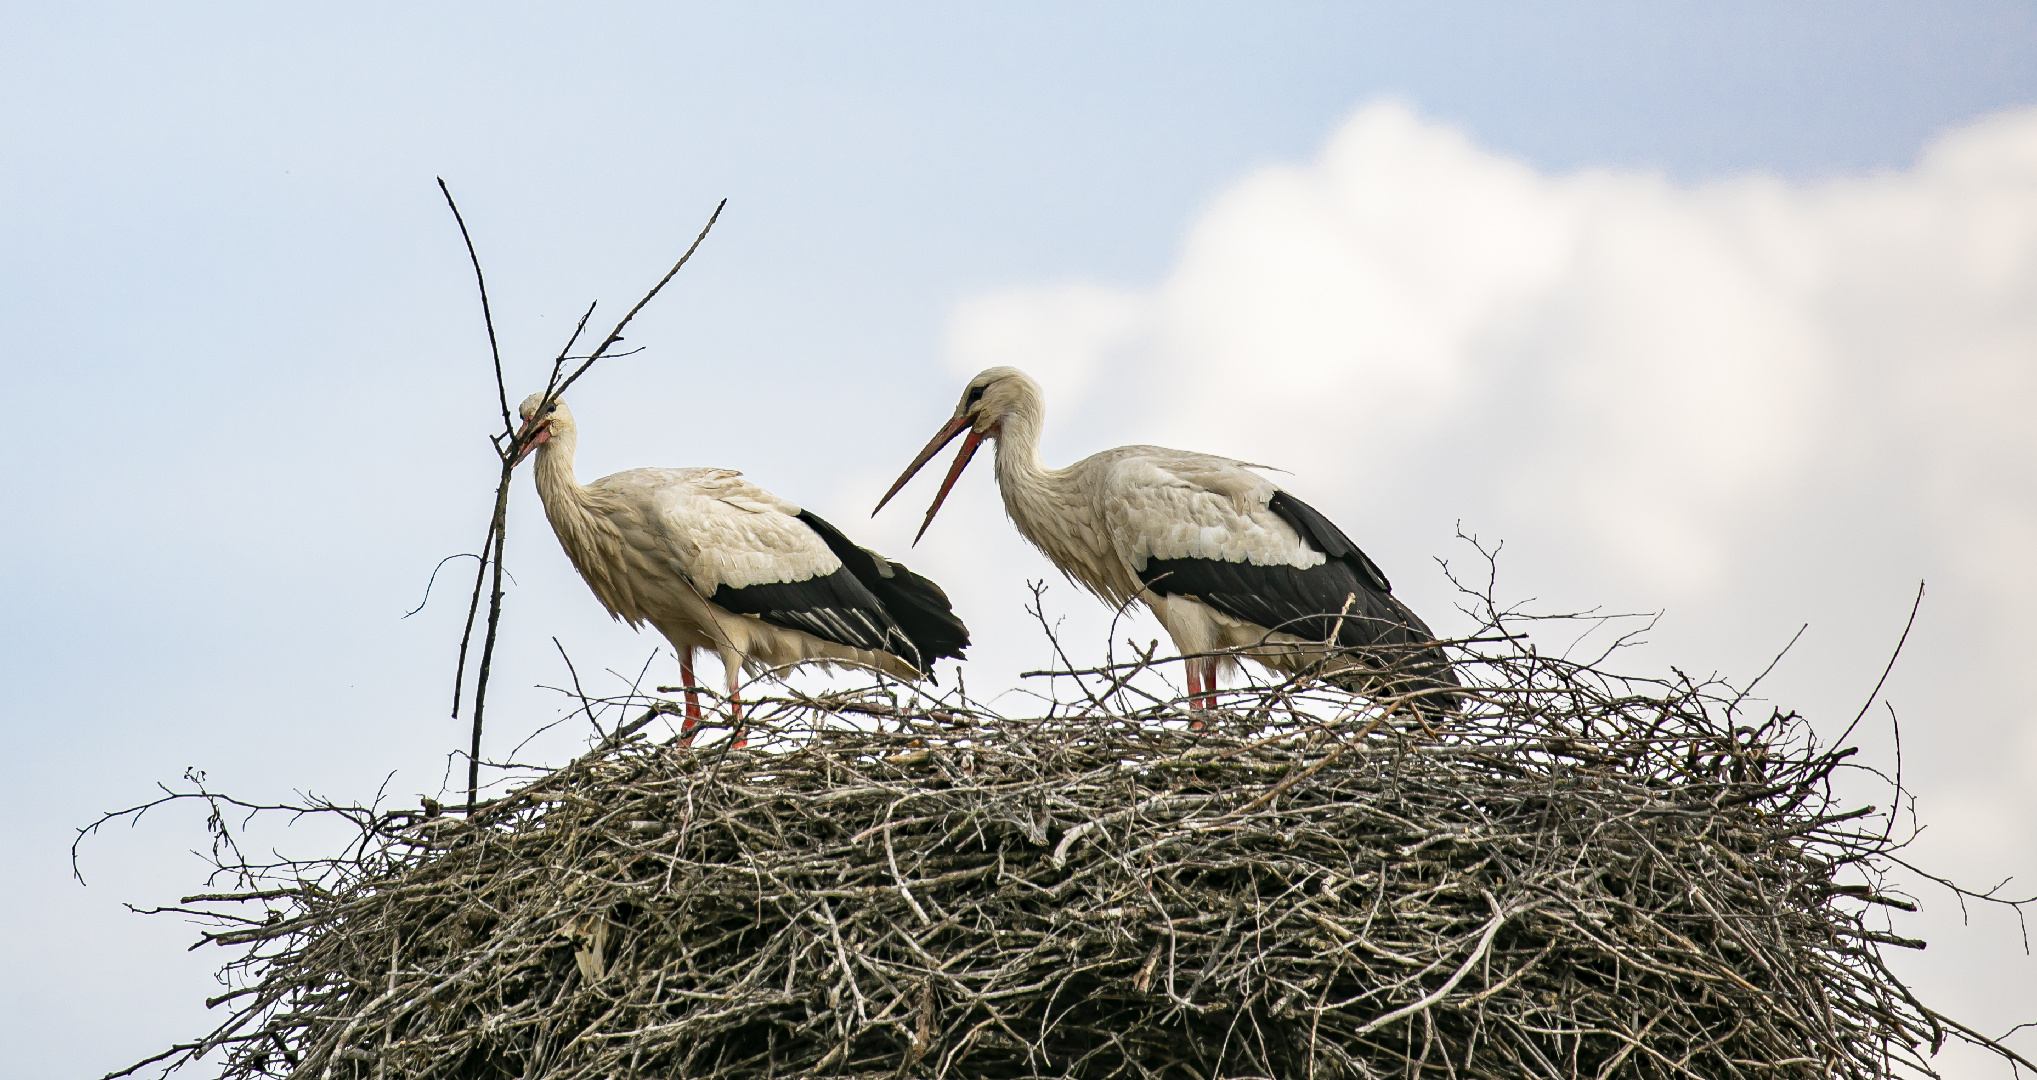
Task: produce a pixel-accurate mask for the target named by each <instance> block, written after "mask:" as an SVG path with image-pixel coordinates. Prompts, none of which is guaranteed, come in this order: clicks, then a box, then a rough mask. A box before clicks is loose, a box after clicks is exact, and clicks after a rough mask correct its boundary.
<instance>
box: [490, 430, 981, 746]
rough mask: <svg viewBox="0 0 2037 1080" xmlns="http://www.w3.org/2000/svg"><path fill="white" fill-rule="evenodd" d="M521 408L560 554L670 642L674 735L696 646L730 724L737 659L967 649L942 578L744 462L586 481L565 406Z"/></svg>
mask: <svg viewBox="0 0 2037 1080" xmlns="http://www.w3.org/2000/svg"><path fill="white" fill-rule="evenodd" d="M517 412H518V415H520V416H521V417H522V418H523V426H522V429H521V430H520V431H519V432H518V433H517V436H516V439H517V445H520V446H521V447H522V448H523V449H522V450H521V452H520V453H519V454H518V456H517V459H516V460H517V461H519V462H521V461H522V460H523V458H524V457H525V456H527V455H529V454H530V453H531V452H532V451H535V452H536V453H537V488H538V496H539V498H540V499H542V500H543V502H544V505H545V517H546V518H547V519H549V520H550V521H551V523H552V531H553V532H554V533H556V534H557V535H558V537H559V545H560V546H561V547H563V548H565V549H566V556H567V558H569V559H571V560H572V562H573V566H574V568H575V569H577V570H579V571H580V576H581V578H583V579H584V580H585V581H586V582H587V587H588V588H589V589H592V590H593V591H594V596H595V598H596V599H598V600H600V601H601V604H602V606H603V607H606V608H607V609H608V613H609V614H610V615H612V616H614V617H615V618H617V619H619V620H622V621H624V622H627V623H629V624H630V625H631V626H634V627H641V626H642V625H643V624H645V623H649V624H650V625H651V626H653V627H655V628H656V629H657V630H658V632H659V633H661V634H663V635H665V640H667V641H669V642H671V643H672V648H673V649H674V650H675V651H677V652H678V654H679V677H680V681H681V683H682V684H683V686H684V687H685V692H686V721H685V727H684V731H685V732H687V733H690V732H691V730H692V728H693V727H694V726H695V725H696V724H697V723H699V721H700V719H701V712H700V703H699V694H698V692H697V689H696V684H695V682H694V678H693V659H694V654H695V653H696V652H698V651H699V650H702V649H705V650H708V651H711V652H713V653H715V654H716V655H717V656H719V657H720V659H721V662H722V668H723V670H724V672H725V673H726V677H727V689H728V700H729V702H730V712H731V719H732V720H734V719H740V716H741V705H740V698H739V696H738V687H739V685H740V682H741V676H742V673H743V671H744V670H745V669H748V670H750V671H751V672H753V673H754V672H761V671H764V670H783V669H786V668H789V667H794V666H798V665H802V664H820V665H823V666H836V665H846V666H854V667H862V668H874V669H876V670H879V671H884V672H887V673H889V674H891V675H894V676H897V677H899V678H903V679H919V678H923V677H928V676H930V675H931V674H932V667H933V663H934V661H935V660H937V659H940V658H942V657H960V656H961V655H962V651H963V649H964V648H965V647H967V646H968V644H969V630H968V628H967V627H966V626H964V625H963V624H962V620H960V619H958V618H956V617H955V614H954V612H953V611H952V610H951V609H950V607H949V604H948V597H947V594H946V593H944V592H942V591H941V588H940V586H938V585H936V584H934V583H933V582H931V581H929V580H927V579H926V578H923V577H921V576H919V575H918V574H915V573H913V572H912V571H910V570H907V569H906V568H905V567H903V566H901V565H899V564H898V563H895V562H892V561H890V560H888V559H886V558H884V557H883V556H881V555H878V554H877V553H875V552H873V551H869V550H866V549H864V548H861V547H858V546H856V544H855V543H853V542H851V541H850V540H849V538H848V537H846V536H843V535H842V533H841V531H840V530H838V529H836V528H835V527H834V526H833V525H830V524H828V523H827V522H826V521H823V520H821V518H820V517H819V516H818V515H816V514H814V513H813V512H812V511H810V510H802V509H800V508H799V507H798V506H797V505H795V504H793V503H791V502H788V501H786V500H784V499H781V498H779V497H777V496H776V495H773V494H771V493H770V492H768V491H765V490H764V489H763V488H760V487H758V486H756V485H755V484H752V483H750V482H749V481H747V480H744V479H743V478H742V475H743V474H741V473H739V472H736V471H734V470H733V469H630V470H627V471H624V472H619V473H615V474H613V475H611V476H604V477H602V478H601V479H599V480H596V481H594V482H593V483H591V484H586V485H582V484H581V483H580V482H579V481H578V480H577V479H575V478H574V475H573V452H574V450H575V448H576V447H577V445H578V442H579V429H578V427H577V426H576V425H575V424H574V422H573V413H572V411H571V410H569V409H567V408H566V403H565V402H563V401H553V402H552V403H550V404H549V405H547V404H546V402H545V396H544V395H543V394H532V395H531V396H530V397H528V398H526V399H525V400H524V402H523V404H522V405H520V406H518V409H517ZM738 745H740V734H739V735H738Z"/></svg>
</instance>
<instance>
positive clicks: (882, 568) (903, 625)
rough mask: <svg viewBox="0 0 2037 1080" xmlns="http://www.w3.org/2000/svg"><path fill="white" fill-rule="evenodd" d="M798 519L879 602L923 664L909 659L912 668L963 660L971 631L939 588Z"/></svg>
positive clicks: (806, 517) (814, 519)
mask: <svg viewBox="0 0 2037 1080" xmlns="http://www.w3.org/2000/svg"><path fill="white" fill-rule="evenodd" d="M799 520H801V521H804V522H806V525H807V527H808V528H810V529H812V530H813V531H814V532H816V533H819V534H820V538H821V539H822V540H825V541H827V545H828V550H830V551H833V552H834V553H835V558H837V559H840V560H842V568H843V569H844V570H847V571H849V572H850V573H851V574H854V575H855V576H856V579H857V580H858V581H860V582H861V583H862V584H863V587H864V588H865V589H868V590H869V591H870V593H871V594H872V595H873V596H875V597H876V598H877V600H878V601H879V602H880V603H881V604H883V606H884V610H885V611H886V612H887V613H889V614H890V616H891V618H892V620H893V621H894V623H895V624H896V625H897V626H898V628H899V630H900V632H902V633H903V634H904V635H905V637H906V639H907V640H908V641H910V642H911V643H912V647H913V648H914V649H915V650H916V651H917V653H918V655H919V656H920V657H921V658H923V659H924V661H925V663H920V662H918V661H913V666H914V667H916V668H919V669H920V670H921V671H926V670H927V666H928V665H930V664H932V663H933V662H934V661H936V660H939V659H941V658H942V657H944V656H947V657H954V658H955V659H957V660H959V659H961V658H962V651H963V650H964V649H966V648H968V647H969V628H968V627H967V626H965V625H963V623H962V620H961V619H959V618H957V617H956V616H955V611H954V608H953V607H952V606H951V605H950V604H949V602H948V594H947V593H945V592H942V591H941V587H940V586H939V585H936V584H934V583H933V582H932V581H931V580H929V579H927V578H924V577H921V576H920V575H918V574H915V573H913V572H912V571H910V570H907V569H906V568H905V567H904V566H903V565H901V564H899V563H895V562H892V561H891V560H889V559H886V558H885V557H883V556H882V555H879V554H877V553H876V552H874V551H871V550H870V549H868V548H864V547H860V546H858V545H857V544H856V543H855V542H854V541H852V540H850V539H849V538H848V537H847V536H844V535H842V531H841V530H840V529H837V528H835V527H834V526H833V525H831V524H829V523H828V522H826V521H824V520H822V519H821V517H820V516H819V515H818V514H815V513H814V512H813V511H811V510H802V511H800V512H799ZM892 651H894V652H896V651H897V650H892ZM899 655H900V656H904V657H905V658H906V659H907V660H908V661H912V660H913V658H912V657H910V656H907V655H906V654H905V653H899Z"/></svg>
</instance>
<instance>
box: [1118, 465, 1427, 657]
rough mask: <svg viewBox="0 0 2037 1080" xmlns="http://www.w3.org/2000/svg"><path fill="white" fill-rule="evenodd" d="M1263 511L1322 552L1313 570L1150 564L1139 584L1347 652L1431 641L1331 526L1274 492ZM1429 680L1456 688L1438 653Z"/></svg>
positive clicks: (1207, 562) (1209, 562)
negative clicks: (1433, 674)
mask: <svg viewBox="0 0 2037 1080" xmlns="http://www.w3.org/2000/svg"><path fill="white" fill-rule="evenodd" d="M1266 505H1267V509H1269V510H1272V511H1273V512H1274V513H1276V514H1278V515H1280V517H1281V519H1282V520H1284V521H1286V522H1287V523H1288V524H1289V525H1291V526H1293V527H1294V531H1295V532H1296V533H1298V534H1300V536H1301V538H1302V540H1303V541H1304V542H1306V543H1307V544H1308V545H1309V546H1310V547H1313V548H1315V549H1316V550H1317V551H1320V552H1322V553H1323V555H1324V557H1325V561H1324V562H1323V564H1322V565H1320V566H1311V567H1308V568H1307V569H1303V568H1301V567H1297V566H1285V565H1281V566H1255V565H1253V564H1252V563H1249V562H1227V561H1224V560H1221V559H1149V560H1147V562H1146V568H1145V570H1143V571H1141V572H1140V574H1139V580H1140V581H1141V582H1143V583H1144V584H1145V585H1146V586H1147V587H1148V588H1150V589H1152V590H1153V591H1154V592H1157V593H1160V594H1161V595H1163V596H1192V597H1194V598H1196V599H1198V600H1200V601H1202V602H1203V603H1205V604H1208V605H1209V606H1210V607H1213V608H1215V609H1216V610H1218V611H1220V612H1223V613H1224V614H1226V615H1229V616H1230V617H1232V618H1234V619H1243V620H1244V621H1246V622H1249V623H1254V624H1256V625H1259V626H1263V627H1266V628H1267V629H1269V630H1278V631H1280V632H1281V633H1285V634H1293V635H1294V636H1296V637H1299V638H1304V639H1307V640H1311V641H1327V640H1329V639H1330V638H1331V637H1332V636H1333V635H1334V636H1335V638H1336V640H1337V644H1339V645H1343V646H1345V647H1347V648H1359V649H1362V648H1368V647H1378V646H1394V645H1417V644H1420V643H1422V642H1426V641H1433V640H1435V634H1434V633H1433V632H1431V631H1430V630H1429V627H1428V624H1426V623H1424V622H1422V620H1421V618H1420V617H1419V616H1417V615H1416V614H1415V613H1414V612H1413V611H1411V610H1409V608H1408V606H1407V605H1406V604H1403V603H1401V602H1400V601H1399V600H1398V599H1396V598H1395V597H1394V595H1393V593H1392V588H1393V586H1392V585H1391V584H1389V583H1388V581H1387V579H1386V575H1385V574H1384V573H1382V572H1381V571H1380V569H1379V566H1378V565H1377V564H1376V563H1374V562H1373V561H1372V560H1371V559H1369V558H1367V557H1366V555H1365V553H1364V552H1362V551H1360V550H1358V545H1356V544H1354V543H1352V542H1351V538H1350V537H1348V536H1345V535H1344V532H1343V530H1341V529H1339V528H1337V526H1336V525H1335V524H1333V523H1332V522H1331V521H1330V519H1328V518H1326V517H1324V516H1323V515H1322V514H1321V513H1319V512H1317V510H1316V509H1315V508H1314V507H1312V506H1310V505H1308V504H1307V503H1305V502H1302V501H1301V500H1300V499H1297V498H1295V497H1294V496H1292V495H1289V494H1288V493H1286V492H1284V491H1276V492H1274V493H1273V497H1272V498H1271V499H1270V500H1268V502H1267V504H1266ZM1427 652H1433V653H1434V654H1435V655H1434V656H1433V658H1431V657H1428V656H1426V655H1425V656H1424V661H1425V666H1429V665H1428V664H1427V663H1426V662H1428V661H1431V660H1433V666H1435V667H1437V669H1438V670H1437V673H1436V678H1438V679H1440V680H1441V681H1444V682H1448V683H1451V684H1453V685H1454V684H1455V683H1456V681H1457V680H1456V677H1455V675H1454V674H1453V673H1452V672H1451V671H1450V668H1449V665H1448V661H1447V660H1445V658H1444V657H1443V656H1442V653H1441V651H1440V650H1433V649H1432V650H1427Z"/></svg>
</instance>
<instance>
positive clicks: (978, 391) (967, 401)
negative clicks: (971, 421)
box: [962, 386, 984, 409]
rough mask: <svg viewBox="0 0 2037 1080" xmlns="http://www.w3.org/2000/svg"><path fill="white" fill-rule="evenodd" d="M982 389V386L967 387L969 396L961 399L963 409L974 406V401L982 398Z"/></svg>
mask: <svg viewBox="0 0 2037 1080" xmlns="http://www.w3.org/2000/svg"><path fill="white" fill-rule="evenodd" d="M983 390H984V388H983V387H981V386H972V387H970V388H969V396H968V397H967V398H964V399H963V401H962V407H963V408H964V409H970V408H974V407H975V406H976V403H977V402H979V401H982V400H983Z"/></svg>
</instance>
